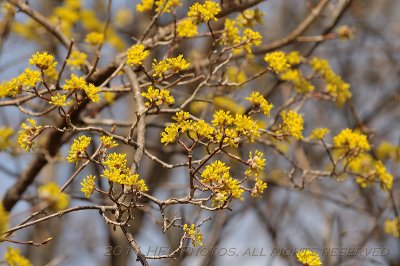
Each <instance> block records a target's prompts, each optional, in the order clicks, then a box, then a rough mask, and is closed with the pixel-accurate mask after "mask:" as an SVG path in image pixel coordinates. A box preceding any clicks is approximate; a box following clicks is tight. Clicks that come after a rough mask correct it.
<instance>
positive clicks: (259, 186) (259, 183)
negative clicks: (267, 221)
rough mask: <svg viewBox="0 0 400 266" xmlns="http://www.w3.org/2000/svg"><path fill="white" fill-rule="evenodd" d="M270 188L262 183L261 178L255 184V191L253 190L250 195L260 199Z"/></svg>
mask: <svg viewBox="0 0 400 266" xmlns="http://www.w3.org/2000/svg"><path fill="white" fill-rule="evenodd" d="M267 187H268V185H267V183H265V182H264V181H262V180H261V179H259V178H256V183H255V184H254V187H253V189H252V190H251V193H250V195H251V196H252V197H253V198H259V197H261V195H262V194H263V193H264V190H265V189H266V188H267Z"/></svg>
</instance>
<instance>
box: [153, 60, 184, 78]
mask: <svg viewBox="0 0 400 266" xmlns="http://www.w3.org/2000/svg"><path fill="white" fill-rule="evenodd" d="M152 66H153V70H154V74H153V76H155V77H156V76H159V77H162V76H163V75H164V74H165V73H166V72H167V71H171V72H173V73H178V72H180V71H183V70H185V69H187V68H188V67H189V66H190V64H189V63H188V62H186V60H185V58H183V55H179V56H178V57H173V58H167V59H164V60H161V61H159V62H157V60H156V59H154V63H153V65H152Z"/></svg>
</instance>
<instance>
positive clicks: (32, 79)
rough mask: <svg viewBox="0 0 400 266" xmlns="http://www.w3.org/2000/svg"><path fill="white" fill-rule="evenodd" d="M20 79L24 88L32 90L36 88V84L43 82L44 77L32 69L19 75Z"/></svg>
mask: <svg viewBox="0 0 400 266" xmlns="http://www.w3.org/2000/svg"><path fill="white" fill-rule="evenodd" d="M18 79H19V82H20V84H21V85H22V86H26V88H30V87H35V85H36V83H38V82H40V81H41V80H42V75H41V73H40V71H38V70H31V69H30V68H27V69H25V71H24V72H23V73H22V74H21V75H19V77H18Z"/></svg>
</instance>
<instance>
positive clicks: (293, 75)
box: [281, 69, 314, 93]
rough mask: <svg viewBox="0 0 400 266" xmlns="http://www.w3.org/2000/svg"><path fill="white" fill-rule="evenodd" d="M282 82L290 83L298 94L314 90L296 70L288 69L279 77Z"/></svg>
mask: <svg viewBox="0 0 400 266" xmlns="http://www.w3.org/2000/svg"><path fill="white" fill-rule="evenodd" d="M281 79H282V80H286V81H291V82H292V83H293V86H294V88H295V90H296V91H297V92H298V93H307V92H310V91H313V90H314V86H313V85H312V84H311V83H310V82H309V81H308V80H307V79H305V78H304V77H303V74H302V73H301V72H300V70H298V69H289V70H288V71H286V72H284V73H283V74H282V75H281Z"/></svg>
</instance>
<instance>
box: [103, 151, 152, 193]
mask: <svg viewBox="0 0 400 266" xmlns="http://www.w3.org/2000/svg"><path fill="white" fill-rule="evenodd" d="M104 164H105V165H106V166H107V169H106V170H104V172H103V175H102V176H103V177H106V178H107V179H108V180H109V181H111V182H116V183H118V184H121V185H125V186H134V187H135V188H136V189H137V190H139V191H147V190H148V187H147V186H146V184H145V183H144V181H143V180H141V179H139V175H138V174H132V173H131V170H130V168H129V167H128V166H127V160H126V154H118V153H111V154H109V155H108V156H107V159H106V160H105V161H104Z"/></svg>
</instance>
